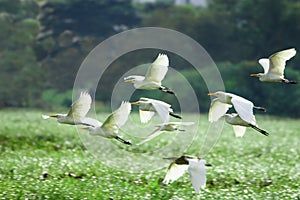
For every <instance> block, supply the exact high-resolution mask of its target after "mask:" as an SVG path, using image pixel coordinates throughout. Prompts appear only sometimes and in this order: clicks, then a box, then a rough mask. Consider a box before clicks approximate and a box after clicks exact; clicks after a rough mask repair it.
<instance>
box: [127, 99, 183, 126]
mask: <svg viewBox="0 0 300 200" xmlns="http://www.w3.org/2000/svg"><path fill="white" fill-rule="evenodd" d="M131 104H137V105H139V113H140V120H141V122H142V123H147V122H148V121H149V120H150V119H151V118H152V117H153V115H154V114H155V113H157V114H158V116H159V117H160V118H161V119H162V121H163V122H164V123H166V122H169V115H171V116H173V117H176V118H179V119H181V117H180V116H178V115H176V114H174V112H173V109H172V108H171V105H170V104H167V103H165V102H163V101H159V100H156V99H150V98H144V97H141V98H140V99H139V101H137V102H131Z"/></svg>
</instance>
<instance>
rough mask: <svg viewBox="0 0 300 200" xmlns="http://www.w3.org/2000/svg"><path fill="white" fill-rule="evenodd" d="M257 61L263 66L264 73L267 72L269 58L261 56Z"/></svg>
mask: <svg viewBox="0 0 300 200" xmlns="http://www.w3.org/2000/svg"><path fill="white" fill-rule="evenodd" d="M258 63H259V64H260V65H261V66H262V67H263V68H264V74H266V73H268V72H269V66H270V60H269V59H268V58H261V59H259V60H258Z"/></svg>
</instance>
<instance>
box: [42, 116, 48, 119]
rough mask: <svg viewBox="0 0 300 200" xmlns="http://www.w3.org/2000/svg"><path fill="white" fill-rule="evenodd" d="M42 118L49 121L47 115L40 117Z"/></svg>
mask: <svg viewBox="0 0 300 200" xmlns="http://www.w3.org/2000/svg"><path fill="white" fill-rule="evenodd" d="M42 118H43V119H49V118H50V116H48V115H42Z"/></svg>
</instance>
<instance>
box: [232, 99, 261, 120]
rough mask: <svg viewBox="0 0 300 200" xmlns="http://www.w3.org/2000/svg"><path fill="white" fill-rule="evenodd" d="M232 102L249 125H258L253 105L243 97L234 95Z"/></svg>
mask: <svg viewBox="0 0 300 200" xmlns="http://www.w3.org/2000/svg"><path fill="white" fill-rule="evenodd" d="M231 102H232V104H233V107H234V109H235V110H236V112H237V113H238V115H239V116H240V117H241V118H242V120H244V121H245V122H247V123H249V124H256V120H255V116H254V114H253V107H254V105H253V103H252V102H251V101H249V100H247V99H245V98H243V97H240V96H236V95H233V96H232V99H231Z"/></svg>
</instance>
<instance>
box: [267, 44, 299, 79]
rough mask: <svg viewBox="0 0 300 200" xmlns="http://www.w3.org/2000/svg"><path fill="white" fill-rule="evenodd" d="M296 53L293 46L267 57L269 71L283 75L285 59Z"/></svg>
mask: <svg viewBox="0 0 300 200" xmlns="http://www.w3.org/2000/svg"><path fill="white" fill-rule="evenodd" d="M295 55H296V50H295V48H292V49H287V50H283V51H280V52H277V53H275V54H273V55H271V56H270V57H269V59H270V73H273V74H276V75H279V76H283V74H284V68H285V64H286V61H287V60H289V59H291V58H292V57H294V56H295Z"/></svg>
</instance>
